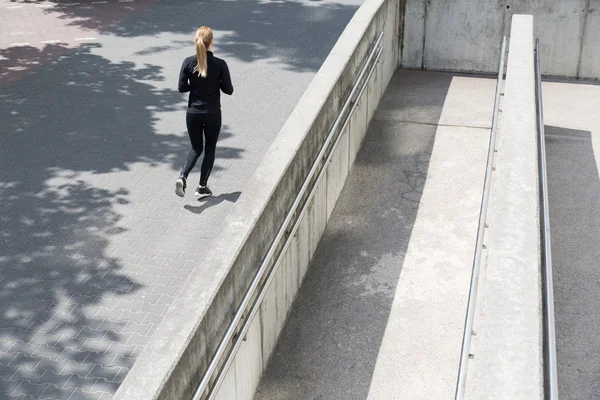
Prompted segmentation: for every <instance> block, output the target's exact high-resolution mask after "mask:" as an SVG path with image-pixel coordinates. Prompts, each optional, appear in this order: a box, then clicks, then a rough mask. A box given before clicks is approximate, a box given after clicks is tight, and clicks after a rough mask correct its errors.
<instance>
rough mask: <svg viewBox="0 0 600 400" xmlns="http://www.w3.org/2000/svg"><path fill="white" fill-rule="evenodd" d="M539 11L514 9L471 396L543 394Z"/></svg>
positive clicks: (469, 386)
mask: <svg viewBox="0 0 600 400" xmlns="http://www.w3.org/2000/svg"><path fill="white" fill-rule="evenodd" d="M533 49H534V38H533V17H532V16H531V15H515V16H513V23H512V29H511V39H510V46H509V55H508V65H507V70H506V82H505V89H504V98H503V101H502V102H501V110H502V114H501V115H500V120H499V128H498V138H497V151H498V153H497V155H496V163H495V165H496V170H495V172H494V173H493V174H492V187H491V193H490V201H489V208H488V213H487V225H488V229H487V232H486V236H485V240H484V242H485V250H484V252H483V263H482V269H481V275H480V278H479V291H478V294H477V303H476V311H475V319H474V325H473V337H472V342H471V349H470V353H471V358H470V359H469V361H468V363H469V364H468V370H467V381H466V396H465V398H466V399H514V400H519V399H522V400H534V399H540V400H541V399H543V395H544V374H543V328H542V326H543V325H542V322H543V320H542V296H541V244H540V207H539V201H540V197H539V182H538V142H537V125H536V103H535V74H534V55H533Z"/></svg>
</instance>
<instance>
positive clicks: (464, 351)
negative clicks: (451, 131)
mask: <svg viewBox="0 0 600 400" xmlns="http://www.w3.org/2000/svg"><path fill="white" fill-rule="evenodd" d="M500 51H501V53H500V62H499V65H498V80H497V81H496V97H495V100H494V113H493V116H492V129H491V132H490V144H489V148H488V157H487V165H486V170H485V179H484V181H483V195H482V199H481V208H480V211H479V226H478V227H477V240H476V242H475V254H474V256H473V271H472V273H471V286H470V288H469V300H468V303H467V313H466V314H467V315H466V317H465V329H464V332H463V341H462V348H461V354H460V364H459V366H458V377H457V381H456V393H455V397H454V398H455V400H462V399H463V398H464V395H465V387H466V386H465V385H466V380H467V364H468V360H469V353H470V348H471V335H472V331H473V319H474V316H475V302H476V299H477V286H478V283H479V271H480V269H481V253H482V250H483V239H484V237H485V229H486V217H487V208H488V203H489V196H490V188H491V176H492V171H493V166H494V154H495V152H496V131H497V130H498V114H499V108H500V90H501V88H502V78H503V76H504V57H505V55H506V36H505V37H503V39H502V48H501V50H500Z"/></svg>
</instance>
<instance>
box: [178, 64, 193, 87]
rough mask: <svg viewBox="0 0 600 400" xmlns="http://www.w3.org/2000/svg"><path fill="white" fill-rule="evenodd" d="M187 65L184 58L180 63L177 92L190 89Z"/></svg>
mask: <svg viewBox="0 0 600 400" xmlns="http://www.w3.org/2000/svg"><path fill="white" fill-rule="evenodd" d="M186 67H187V65H186V62H185V60H184V61H183V64H181V71H179V85H178V87H177V89H178V90H179V93H185V92H189V91H190V80H189V78H188V75H187V68H186Z"/></svg>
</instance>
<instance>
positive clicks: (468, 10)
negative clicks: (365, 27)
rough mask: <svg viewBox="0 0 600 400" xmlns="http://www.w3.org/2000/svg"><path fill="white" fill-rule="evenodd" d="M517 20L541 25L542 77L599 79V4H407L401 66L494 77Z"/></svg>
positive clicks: (411, 0) (420, 0) (549, 0)
mask: <svg viewBox="0 0 600 400" xmlns="http://www.w3.org/2000/svg"><path fill="white" fill-rule="evenodd" d="M514 14H532V15H533V16H534V17H535V19H536V26H535V30H534V35H535V36H536V37H539V39H540V45H541V57H542V60H545V62H544V63H543V68H542V74H544V75H547V76H558V77H566V78H581V79H600V46H599V45H598V43H600V1H599V0H592V1H590V0H569V1H564V0H544V1H506V2H504V1H497V0H461V1H448V0H406V19H405V21H406V22H405V24H404V41H403V51H402V66H403V67H405V68H424V69H429V70H449V71H465V72H484V73H495V72H496V63H497V60H498V57H497V54H498V49H499V48H500V43H501V42H502V36H504V35H508V34H509V32H510V29H511V27H510V23H511V20H512V19H511V17H512V15H514ZM558 27H559V29H558Z"/></svg>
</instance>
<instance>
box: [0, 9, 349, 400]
mask: <svg viewBox="0 0 600 400" xmlns="http://www.w3.org/2000/svg"><path fill="white" fill-rule="evenodd" d="M11 1H14V0H11ZM18 2H19V3H32V2H30V1H18ZM48 3H53V4H55V7H51V8H47V9H44V11H45V12H47V13H57V14H58V16H59V17H61V18H64V19H65V20H68V22H67V23H68V24H78V25H79V26H81V27H85V28H90V29H100V30H102V31H103V32H105V33H109V34H114V35H116V36H119V37H131V38H134V37H140V36H153V35H160V34H161V33H182V34H186V35H187V34H190V33H193V32H194V30H195V28H196V27H197V26H198V25H201V24H203V23H206V24H209V25H211V26H213V28H214V29H216V30H219V31H222V33H221V35H222V36H221V39H222V40H221V41H220V43H219V49H220V51H221V52H223V53H224V54H225V55H227V54H229V55H231V56H232V57H236V58H238V59H240V60H242V61H246V62H253V61H259V60H263V59H277V62H280V63H283V64H284V65H285V67H286V68H288V69H292V70H295V71H301V72H302V71H311V72H314V71H316V70H317V69H318V68H319V67H320V65H321V62H322V61H323V60H324V59H325V57H326V55H327V53H328V52H329V51H330V49H331V47H332V46H333V44H334V43H335V41H336V40H337V37H338V35H339V33H340V32H341V31H342V29H343V26H345V24H346V23H347V21H348V20H349V19H350V18H351V15H352V14H353V13H354V11H355V10H356V7H344V6H339V5H331V4H327V5H322V6H321V8H317V7H310V6H307V5H306V4H305V3H302V2H298V1H289V2H277V3H275V2H260V1H250V0H248V1H236V2H230V1H219V2H205V5H206V7H202V4H201V5H199V6H198V7H199V10H201V14H202V18H198V15H197V14H194V13H190V12H189V7H187V8H186V7H184V6H183V5H184V4H187V2H183V1H170V2H169V1H167V2H163V3H160V4H157V5H156V7H154V8H148V9H147V10H146V11H145V12H144V13H143V14H140V15H132V16H130V17H129V19H128V20H127V22H126V23H123V24H121V25H116V26H115V25H114V24H113V22H111V21H112V20H105V19H102V18H104V17H102V16H101V14H99V13H97V14H94V13H90V12H89V9H80V8H77V7H71V8H68V9H67V7H66V6H64V5H60V3H61V2H58V1H49V2H48ZM141 3H143V2H141ZM148 3H152V4H154V2H148ZM217 3H218V5H216V4H217ZM209 4H211V5H210V6H209ZM199 13H200V11H199ZM174 45H175V46H179V47H181V46H182V45H183V44H182V43H174ZM167 47H168V46H167ZM96 48H99V45H93V44H92V45H82V46H80V47H78V48H75V49H73V48H68V47H67V46H64V45H45V46H44V47H43V48H41V49H40V48H37V47H34V46H21V47H11V48H7V49H0V67H6V68H3V69H2V70H1V71H0V79H4V78H9V77H10V76H12V77H15V76H17V79H13V80H12V82H9V84H7V85H4V86H3V87H2V91H1V92H0V101H1V102H2V104H3V107H2V108H1V109H0V126H1V130H2V133H1V134H0V198H1V199H2V200H1V201H0V342H1V345H0V378H3V379H0V397H2V396H1V395H2V394H3V392H11V391H12V389H14V388H15V386H14V385H15V384H16V385H18V384H19V382H20V381H21V380H26V381H29V382H32V383H34V382H35V383H38V384H45V383H53V384H57V385H58V386H62V385H59V384H58V383H59V382H61V380H62V379H69V381H68V382H69V385H70V387H86V385H89V383H90V378H89V376H94V375H93V374H91V372H90V371H91V369H92V368H93V367H94V366H96V368H98V367H100V369H102V371H104V372H103V373H102V376H105V377H106V379H103V380H99V381H98V382H97V386H94V388H93V389H94V390H98V391H108V392H114V391H115V390H116V388H117V387H118V385H119V384H120V382H121V381H122V379H123V378H124V376H125V373H126V371H127V370H128V368H130V367H131V365H132V364H133V361H134V359H135V357H136V356H137V354H138V353H139V351H140V350H141V348H142V346H143V344H144V342H143V340H142V339H143V338H142V336H143V335H144V334H143V333H142V334H140V335H138V333H139V332H138V331H139V330H140V329H144V327H148V326H154V325H156V323H158V322H159V321H160V318H161V315H162V314H163V313H164V310H165V309H166V305H165V304H166V303H167V301H164V298H163V299H161V300H160V301H161V302H162V303H160V304H159V302H158V297H160V296H161V295H160V294H156V293H153V292H152V290H153V288H154V287H155V285H154V284H153V283H151V280H152V279H153V278H156V273H157V272H156V270H155V272H154V274H153V273H152V268H158V267H160V266H161V265H163V263H167V262H169V260H165V259H159V258H157V257H155V256H154V254H155V253H154V252H153V251H151V250H152V249H150V250H148V249H147V248H148V245H147V244H146V243H143V244H144V246H141V247H137V248H136V247H135V246H134V245H136V243H133V244H132V243H131V242H127V241H126V239H127V237H128V235H129V234H130V233H131V232H132V231H134V230H135V229H139V227H132V226H130V225H128V224H125V223H123V220H124V219H125V218H126V217H128V216H129V215H130V214H131V213H140V214H141V213H142V209H148V210H152V212H151V214H152V215H148V216H146V218H154V217H156V215H158V214H161V213H169V212H171V210H169V209H166V210H165V209H162V210H161V209H159V207H153V206H150V207H149V206H148V204H150V203H151V202H152V200H153V198H155V197H156V196H157V194H156V192H155V191H154V188H156V187H157V186H158V185H162V184H164V183H165V182H167V181H168V182H170V181H169V179H170V178H171V177H165V182H148V181H147V180H145V179H144V178H145V176H144V172H143V171H144V168H147V167H148V166H156V167H164V166H165V165H167V166H168V167H169V168H168V170H169V171H167V172H173V169H177V167H178V166H179V164H180V162H182V161H183V157H184V155H185V152H186V151H187V149H188V147H189V144H188V141H187V139H186V138H185V133H184V130H185V123H184V122H182V124H181V126H178V127H176V128H172V127H168V129H174V132H167V133H165V132H160V133H159V132H158V131H159V129H158V127H159V125H160V122H161V119H160V113H170V112H178V111H181V112H182V114H183V110H184V108H185V103H184V102H183V101H182V100H183V97H184V96H182V95H181V94H179V93H178V92H177V91H176V90H175V88H169V89H165V88H162V87H163V86H162V85H159V84H157V83H158V82H162V81H164V80H165V75H168V76H171V75H173V73H174V72H173V71H163V68H162V67H160V66H158V65H154V64H137V63H135V62H131V61H111V60H109V59H107V58H104V57H102V56H100V55H98V54H95V53H94V49H96ZM168 50H169V48H165V46H149V47H148V48H141V49H140V50H139V53H140V54H142V55H143V54H160V53H161V52H162V53H164V52H166V51H168ZM161 56H162V55H161ZM28 70H35V71H39V73H36V74H31V75H26V74H25V73H26V72H27V71H28ZM0 83H1V82H0ZM282 83H284V84H285V82H282ZM182 121H184V119H183V118H182ZM232 135H233V132H232V131H231V130H230V128H229V127H228V126H224V127H223V130H222V133H221V139H227V138H228V137H231V136H232ZM241 153H242V150H241V149H239V148H236V147H226V146H225V147H223V146H220V147H219V158H225V159H227V158H231V159H236V158H240V157H241ZM217 169H218V166H216V167H215V170H217ZM120 171H140V173H139V174H138V176H139V178H138V179H136V180H135V181H134V182H123V181H119V180H118V178H117V177H115V176H114V175H112V176H111V174H115V173H118V172H120ZM140 192H142V193H145V195H146V196H147V197H145V198H147V200H146V201H147V202H148V204H134V203H132V201H133V200H132V199H134V198H135V199H140V198H144V196H141V195H140ZM134 194H135V196H134ZM238 196H239V192H234V193H230V194H223V195H220V196H217V197H216V198H214V199H210V200H207V201H206V202H205V203H204V204H202V205H200V206H198V207H194V206H189V207H187V209H188V211H191V212H193V213H196V214H199V213H202V212H203V211H205V210H206V209H207V208H209V207H212V206H215V205H217V204H220V203H222V202H223V201H228V202H235V201H236V200H237V197H238ZM148 210H146V212H149V211H148ZM142 217H143V215H142ZM169 217H170V215H166V216H165V218H167V219H168V218H169ZM159 228H160V227H159ZM137 233H138V232H136V234H137ZM152 234H153V236H145V238H149V237H151V238H153V239H155V240H156V238H157V237H160V236H161V233H160V232H158V231H157V232H152ZM143 238H144V237H142V239H143ZM159 244H160V243H159ZM145 251H147V253H146V252H145ZM123 254H127V257H126V259H127V260H125V258H124V257H123ZM131 260H139V261H138V262H139V263H140V264H141V265H147V269H146V270H147V271H148V274H147V275H144V274H136V273H132V272H131V268H130V265H129V262H133V261H131ZM134 269H135V268H134ZM153 285H154V286H153ZM174 293H175V292H173V295H174ZM157 296H158V297H157ZM162 296H163V297H164V296H165V295H162ZM131 310H135V311H131ZM147 334H150V333H149V332H147ZM108 346H112V347H108ZM114 346H117V347H114ZM113 347H114V350H113ZM117 367H118V368H117ZM119 368H121V369H119ZM46 371H50V372H53V373H60V375H61V377H60V378H57V377H53V376H52V375H51V374H45V372H46ZM88 374H91V375H88ZM111 374H112V375H111ZM86 376H87V378H86ZM63 383H64V381H63ZM98 385H99V386H98ZM20 390H22V391H24V394H30V395H35V390H37V389H31V390H30V391H29V392H27V391H26V389H23V388H21V389H20ZM57 390H58V389H57ZM65 390H66V389H65ZM57 393H58V392H57ZM65 393H66V392H65ZM65 393H62V395H64V394H65ZM60 396H61V393H58V394H57V397H58V398H61V397H60ZM67 397H68V396H67ZM79 398H81V399H85V398H86V397H85V395H83V394H82V395H81V397H79Z"/></svg>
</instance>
